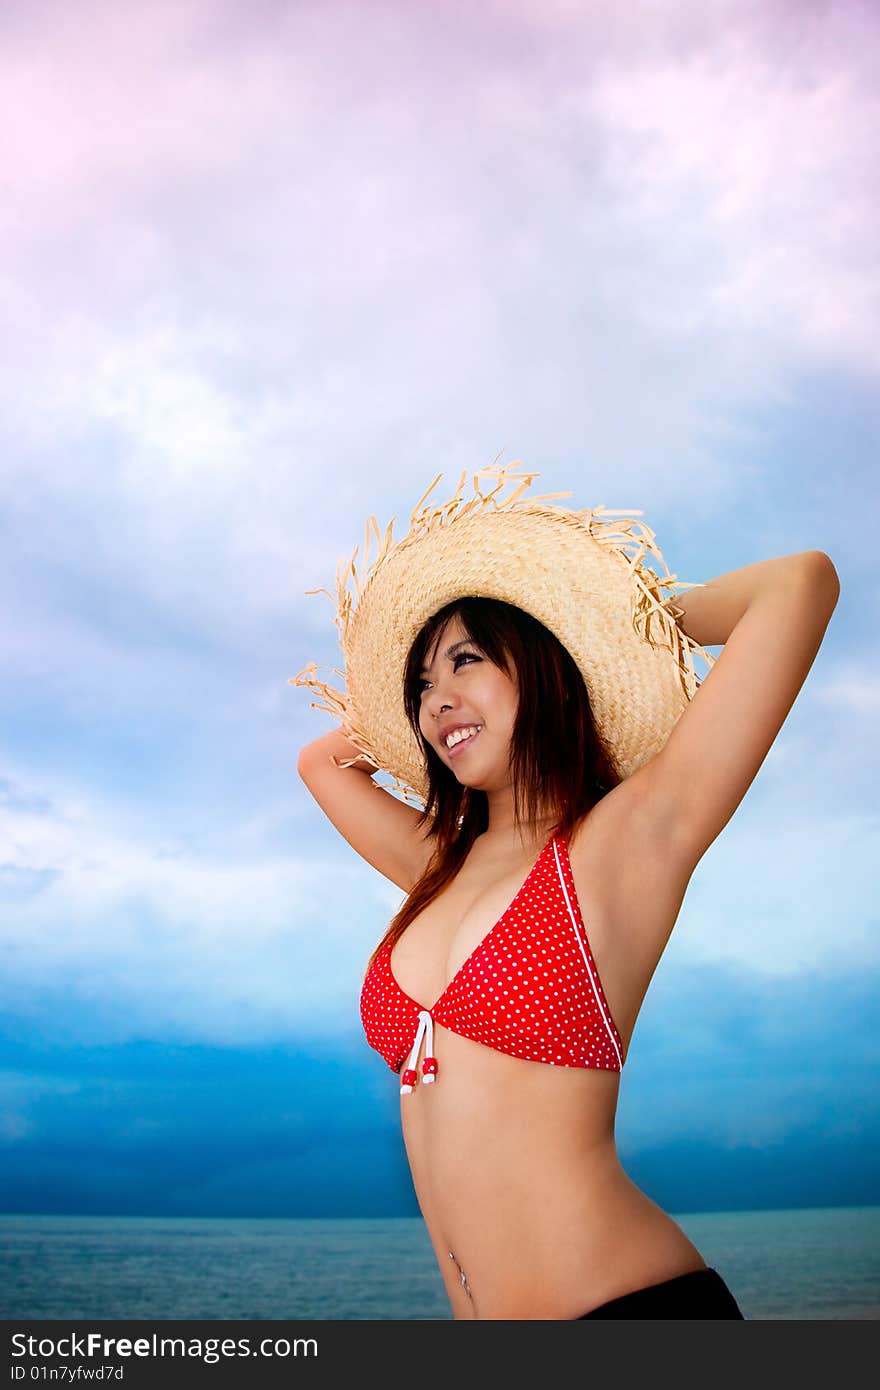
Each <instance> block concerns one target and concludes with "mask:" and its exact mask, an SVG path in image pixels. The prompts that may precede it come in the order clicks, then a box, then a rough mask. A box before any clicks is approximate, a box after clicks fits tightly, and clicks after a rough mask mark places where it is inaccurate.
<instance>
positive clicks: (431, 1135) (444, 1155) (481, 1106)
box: [401, 1024, 706, 1319]
mask: <svg viewBox="0 0 880 1390" xmlns="http://www.w3.org/2000/svg"><path fill="white" fill-rule="evenodd" d="M434 1053H435V1055H436V1057H437V1059H438V1068H439V1069H438V1075H437V1079H436V1081H435V1082H434V1083H433V1084H429V1085H425V1084H424V1083H423V1082H420V1083H419V1084H418V1085H417V1086H416V1087H415V1089H414V1091H413V1092H412V1094H411V1095H406V1096H402V1097H401V1120H402V1125H403V1137H404V1143H405V1145H406V1151H407V1156H408V1158H409V1163H410V1169H411V1172H412V1178H413V1184H414V1187H415V1191H416V1196H417V1198H418V1201H419V1206H420V1208H421V1212H422V1215H423V1217H424V1220H425V1224H426V1227H427V1229H428V1233H429V1235H430V1238H431V1242H432V1245H433V1247H434V1251H435V1254H436V1256H437V1260H438V1262H439V1265H440V1271H441V1274H442V1275H443V1280H444V1284H445V1286H446V1290H447V1293H448V1296H449V1300H450V1304H451V1306H452V1314H453V1317H454V1318H480V1319H486V1318H489V1319H492V1318H504V1319H528V1318H578V1317H580V1316H581V1315H582V1314H583V1313H587V1312H589V1311H590V1310H591V1309H592V1308H595V1307H597V1306H598V1305H599V1304H601V1303H606V1302H608V1301H609V1300H610V1299H612V1298H618V1297H620V1296H621V1295H622V1294H626V1293H630V1292H632V1291H633V1290H634V1289H638V1288H644V1287H646V1286H647V1285H649V1284H656V1283H659V1282H660V1281H661V1280H664V1279H671V1278H674V1277H675V1276H676V1275H679V1274H685V1273H687V1272H688V1271H690V1270H694V1269H704V1268H705V1267H706V1266H705V1262H704V1260H703V1258H702V1256H701V1255H700V1253H699V1251H698V1250H697V1248H696V1246H694V1245H693V1244H692V1242H691V1241H690V1240H688V1238H687V1236H686V1235H685V1234H684V1232H683V1231H682V1230H681V1228H680V1227H679V1226H678V1225H677V1224H676V1223H675V1221H673V1220H672V1218H671V1217H670V1216H668V1215H667V1214H666V1213H665V1212H663V1211H662V1210H661V1209H660V1208H659V1207H658V1206H657V1205H656V1204H655V1203H654V1202H652V1201H651V1200H650V1198H649V1197H647V1196H646V1195H645V1193H644V1192H642V1191H641V1190H640V1189H639V1188H638V1187H636V1186H635V1184H634V1183H633V1182H631V1180H630V1179H629V1178H628V1177H627V1175H626V1173H625V1172H624V1170H623V1167H622V1166H621V1163H620V1159H619V1157H618V1154H617V1147H616V1144H615V1139H614V1117H615V1112H616V1108H617V1097H618V1092H619V1088H620V1073H619V1072H616V1071H600V1070H597V1069H594V1068H584V1067H562V1066H558V1067H557V1066H550V1065H548V1064H547V1063H543V1062H531V1061H525V1060H523V1059H521V1058H518V1057H511V1056H508V1055H507V1054H506V1053H501V1052H497V1051H495V1050H494V1049H493V1048H489V1047H484V1046H482V1045H481V1044H479V1043H476V1042H473V1041H471V1040H470V1039H468V1038H463V1037H460V1036H459V1035H458V1034H456V1033H451V1032H450V1031H449V1030H448V1029H445V1028H442V1027H439V1026H438V1025H436V1024H435V1034H434Z"/></svg>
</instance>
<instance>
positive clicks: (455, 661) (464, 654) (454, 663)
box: [419, 652, 480, 692]
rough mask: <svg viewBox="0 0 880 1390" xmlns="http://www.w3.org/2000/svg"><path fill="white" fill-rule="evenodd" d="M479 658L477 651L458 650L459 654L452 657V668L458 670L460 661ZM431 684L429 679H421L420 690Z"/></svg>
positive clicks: (477, 659)
mask: <svg viewBox="0 0 880 1390" xmlns="http://www.w3.org/2000/svg"><path fill="white" fill-rule="evenodd" d="M479 660H480V657H478V656H477V654H476V652H458V653H457V655H456V656H454V657H453V658H452V669H453V671H457V670H458V663H459V662H460V661H479ZM430 684H431V682H430V681H428V680H424V679H422V680H420V681H419V691H420V692H422V691H424V689H425V686H426V685H430Z"/></svg>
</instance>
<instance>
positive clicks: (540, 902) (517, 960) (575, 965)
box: [361, 835, 623, 1095]
mask: <svg viewBox="0 0 880 1390" xmlns="http://www.w3.org/2000/svg"><path fill="white" fill-rule="evenodd" d="M391 951H392V947H390V946H385V947H383V949H382V950H381V951H380V952H379V955H378V956H377V957H376V959H375V960H374V962H373V964H372V966H371V967H370V969H369V970H368V971H367V974H366V977H365V979H364V983H363V988H362V990H361V1020H362V1022H363V1025H364V1032H365V1033H366V1035H367V1042H368V1043H369V1045H370V1047H372V1048H375V1050H376V1051H377V1052H378V1053H379V1054H380V1055H381V1056H382V1057H384V1058H385V1061H386V1062H387V1063H388V1065H389V1067H390V1068H391V1070H392V1071H395V1072H398V1073H399V1072H400V1068H401V1065H402V1064H403V1062H404V1060H405V1059H406V1058H407V1056H408V1058H409V1060H408V1062H407V1066H406V1070H405V1071H404V1073H403V1076H402V1077H401V1087H400V1093H401V1095H408V1094H409V1093H410V1092H411V1091H412V1088H413V1086H414V1085H415V1084H416V1081H417V1079H418V1073H417V1072H416V1070H415V1068H416V1064H417V1062H418V1057H419V1050H420V1048H421V1044H422V1040H423V1039H424V1040H425V1054H426V1055H425V1057H424V1060H423V1061H422V1081H423V1082H424V1083H428V1082H433V1081H435V1080H436V1077H437V1058H436V1057H434V1056H433V1052H434V1028H433V1025H434V1023H438V1024H439V1025H440V1026H441V1027H442V1028H447V1029H449V1031H450V1032H451V1033H458V1034H459V1035H460V1036H461V1037H463V1038H471V1039H472V1040H473V1041H474V1042H478V1043H481V1044H482V1045H483V1046H484V1047H492V1048H495V1050H496V1051H498V1052H506V1053H508V1054H509V1055H510V1056H511V1057H523V1058H525V1059H527V1060H528V1061H532V1062H546V1063H547V1064H548V1065H549V1066H562V1067H596V1068H600V1069H603V1070H606V1071H620V1070H621V1068H622V1067H623V1046H622V1043H621V1040H620V1034H619V1033H618V1031H617V1027H616V1026H615V1023H614V1020H613V1018H612V1017H611V1011H610V1010H609V1008H608V1005H607V1003H606V1001H605V994H604V991H603V989H602V983H601V981H600V979H599V972H598V970H597V969H596V964H595V961H594V960H593V956H592V952H591V951H590V943H589V941H588V940H587V932H586V928H585V926H584V922H583V918H582V916H581V910H580V905H579V903H578V899H577V893H576V892H575V886H574V879H573V877H572V872H571V864H570V862H569V858H568V847H567V845H566V843H565V840H564V838H563V837H562V836H561V835H558V836H557V835H554V836H553V837H552V838H551V839H550V841H549V843H548V844H547V845H546V846H545V847H544V849H543V850H542V851H541V853H540V854H539V856H538V858H537V860H536V861H535V863H534V865H533V866H532V869H531V870H530V872H529V875H528V877H527V878H526V881H525V883H524V884H523V885H522V887H521V888H520V890H519V892H518V893H517V895H516V897H515V898H514V899H513V902H512V903H511V904H510V906H509V907H508V909H507V911H506V912H505V913H504V915H503V916H502V917H500V918H499V919H498V921H497V922H496V923H495V925H494V927H492V929H491V931H490V932H489V933H488V935H487V936H485V937H484V938H483V940H482V941H481V942H480V944H479V945H478V946H477V947H476V948H475V950H473V951H472V952H471V954H470V955H469V956H468V958H467V960H466V961H465V962H464V964H463V965H462V967H461V969H460V970H459V971H458V972H457V973H456V975H455V977H454V979H452V980H450V982H449V984H448V985H447V986H446V988H445V989H444V991H443V993H442V994H441V995H440V997H439V999H437V1001H436V1002H435V1003H434V1005H433V1006H432V1007H431V1008H430V1009H427V1008H425V1006H424V1005H423V1004H420V1003H419V1002H418V1001H417V1000H415V999H412V998H410V996H409V995H408V994H406V993H405V991H404V990H402V989H401V987H400V985H399V984H398V983H397V980H396V978H395V976H394V974H393V973H392V970H391Z"/></svg>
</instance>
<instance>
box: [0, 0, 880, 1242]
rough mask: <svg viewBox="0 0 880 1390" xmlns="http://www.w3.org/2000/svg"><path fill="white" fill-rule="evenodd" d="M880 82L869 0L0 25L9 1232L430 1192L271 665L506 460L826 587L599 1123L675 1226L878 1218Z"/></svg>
mask: <svg viewBox="0 0 880 1390" xmlns="http://www.w3.org/2000/svg"><path fill="white" fill-rule="evenodd" d="M878 60H880V20H878V16H877V11H876V9H875V8H874V7H873V6H871V5H870V4H868V3H858V0H838V3H835V4H828V3H818V2H817V0H760V3H749V2H748V0H736V2H734V0H708V2H707V0H679V2H678V3H675V2H674V0H669V2H668V3H640V4H638V5H636V4H635V3H623V4H621V3H619V0H614V3H612V0H593V3H589V2H588V0H504V3H498V2H497V0H495V2H493V0H486V3H483V4H481V5H478V6H475V5H472V4H467V3H462V2H461V0H444V3H439V0H438V2H437V3H424V0H423V2H422V3H411V2H405V0H357V3H354V0H352V3H340V0H302V2H300V0H289V2H288V3H284V0H258V2H257V3H253V0H251V2H250V3H247V4H245V3H243V2H242V0H173V3H171V0H158V2H157V0H152V2H151V4H150V5H139V4H135V3H134V0H127V3H119V0H114V2H112V3H110V2H108V0H78V3H77V4H75V5H63V4H61V3H58V2H57V0H53V2H52V3H44V0H28V3H24V0H13V3H11V4H7V5H6V6H4V7H3V11H2V15H0V102H2V106H3V128H4V132H5V139H4V142H3V143H4V158H3V173H2V179H3V196H2V209H3V212H2V216H0V239H2V241H0V245H2V256H0V318H2V328H3V340H4V344H5V351H4V364H3V371H2V373H0V591H2V604H0V631H2V676H3V679H2V682H0V715H2V719H0V833H2V852H0V953H2V954H0V962H2V970H0V1010H2V1012H0V1186H2V1188H3V1191H4V1193H5V1194H6V1195H5V1197H4V1199H3V1205H4V1208H5V1210H8V1211H16V1210H18V1211H51V1210H60V1211H106V1212H123V1211H131V1212H148V1213H152V1212H155V1213H161V1212H170V1213H174V1212H182V1213H190V1214H198V1213H217V1214H223V1213H227V1212H229V1213H238V1214H242V1215H248V1214H269V1213H271V1214H280V1215H284V1214H290V1215H309V1214H313V1213H314V1214H326V1215H336V1214H340V1215H341V1214H346V1215H359V1214H370V1215H384V1214H389V1215H390V1214H398V1213H399V1214H408V1215H411V1214H415V1212H416V1211H417V1207H416V1204H415V1199H414V1195H413V1193H412V1190H411V1186H410V1182H409V1178H408V1175H407V1172H406V1167H405V1162H404V1159H403V1155H402V1147H401V1140H400V1136H399V1128H398V1105H399V1097H398V1094H397V1087H396V1085H395V1083H394V1078H393V1076H392V1074H391V1072H390V1071H389V1069H388V1067H387V1066H386V1064H385V1063H384V1062H383V1061H382V1060H381V1058H379V1057H378V1056H377V1054H375V1053H372V1052H371V1051H370V1050H369V1049H368V1047H367V1045H366V1042H365V1040H364V1038H363V1034H362V1032H361V1030H360V1022H359V1018H358V1009H357V1005H358V994H359V989H360V981H361V977H362V971H363V966H364V962H365V961H366V958H367V955H368V954H369V951H370V950H371V949H372V946H373V945H374V944H375V942H376V941H377V940H378V939H379V937H380V935H381V934H382V932H383V931H384V928H385V925H386V924H387V921H388V920H389V918H390V916H391V914H392V913H393V911H394V910H395V909H396V907H397V905H398V903H399V901H400V892H399V890H397V889H396V888H395V887H394V886H393V885H392V884H390V883H388V882H387V881H385V880H383V879H382V878H381V877H380V876H379V875H378V874H376V872H375V871H374V870H372V869H371V868H370V867H369V866H368V865H367V864H365V863H364V862H363V861H360V860H359V859H358V858H357V856H356V855H355V854H354V853H353V852H352V851H351V849H350V848H349V847H348V845H347V844H346V843H345V842H344V841H343V840H342V839H341V837H340V836H339V835H338V834H337V832H336V831H335V830H334V829H333V827H332V826H331V825H330V824H329V823H328V822H327V821H326V820H325V819H324V818H323V817H322V815H321V813H320V812H319V811H318V809H317V807H316V806H315V803H314V802H313V801H312V800H311V798H310V796H309V794H308V792H307V791H306V789H305V787H304V786H303V785H302V783H301V782H300V780H299V778H298V776H297V774H296V767H295V765H296V758H297V753H298V751H299V749H300V748H301V746H302V745H303V744H304V743H306V742H308V741H309V740H310V739H312V738H315V737H317V736H318V734H320V733H322V732H323V731H324V730H325V729H327V728H330V727H332V720H331V719H330V717H329V716H328V715H326V714H322V713H319V712H316V711H314V710H312V709H311V708H310V707H309V697H308V694H307V692H306V691H304V690H300V689H296V688H295V687H293V686H291V685H290V684H288V678H289V677H290V676H292V675H294V674H295V673H296V672H297V671H299V670H300V669H301V668H302V667H303V666H304V665H305V664H306V662H307V661H310V660H314V661H316V662H318V663H319V664H321V665H325V666H333V665H335V664H336V663H337V661H338V660H339V659H340V654H339V649H338V646H337V643H336V630H335V628H334V626H333V623H332V609H331V606H330V604H329V603H328V601H327V599H326V598H325V597H324V596H322V595H315V596H307V595H306V594H305V591H306V590H307V589H309V588H315V587H317V586H320V585H324V586H327V587H331V588H332V583H333V578H334V575H335V569H336V564H337V561H338V560H339V558H340V556H342V555H350V554H351V552H352V550H353V549H354V547H355V545H357V544H359V543H361V542H362V539H363V528H364V522H365V520H366V517H367V516H368V515H369V514H371V513H372V514H375V515H376V516H377V517H378V519H379V521H380V523H381V524H383V525H384V524H385V523H386V522H387V521H388V520H390V518H391V517H392V516H396V517H397V518H398V519H399V520H398V523H397V525H396V528H395V534H399V533H400V531H401V530H403V531H405V530H406V523H407V521H408V517H409V513H410V511H411V509H412V507H413V505H414V504H415V502H416V501H417V500H418V498H419V497H420V496H421V494H422V493H423V492H424V490H425V488H426V487H427V486H428V484H429V483H430V482H431V480H432V479H433V478H434V477H435V476H436V475H437V473H439V472H441V471H443V473H444V481H443V484H442V487H441V493H440V494H439V495H442V496H448V495H450V494H451V492H452V491H453V490H454V486H455V483H456V482H457V480H458V476H459V474H460V473H461V471H462V470H463V469H471V470H475V469H477V468H481V467H485V466H486V465H488V464H491V463H493V462H494V461H496V460H500V461H501V462H504V463H510V462H513V461H516V460H519V461H522V463H523V465H524V466H525V467H527V468H528V469H530V470H533V471H535V472H538V473H539V474H540V478H539V480H538V482H537V484H536V487H535V489H534V490H535V491H541V492H544V491H562V490H566V491H571V493H572V496H571V499H570V501H569V503H568V504H569V505H572V506H578V507H585V506H595V505H599V504H604V505H605V506H607V507H609V508H617V507H620V508H635V507H638V508H641V509H642V510H643V512H644V518H645V520H646V521H647V522H648V523H649V524H650V525H651V527H652V528H653V529H654V531H655V532H656V535H657V539H658V543H659V545H660V546H661V548H662V550H663V553H664V556H665V558H666V561H667V563H668V565H669V568H670V569H671V570H672V571H674V572H675V573H677V574H678V576H679V577H680V578H682V579H685V580H690V581H696V582H699V581H703V580H706V579H710V578H712V577H713V576H714V575H717V574H720V573H723V572H724V571H725V570H728V569H731V568H734V567H737V566H740V565H745V564H748V563H750V562H752V561H756V560H760V559H764V558H767V557H770V556H775V555H782V554H787V553H791V552H794V551H799V550H805V549H812V548H815V549H821V550H824V551H826V552H827V553H828V554H829V555H830V556H831V557H832V559H833V560H834V563H835V565H836V567H837V570H838V574H839V576H840V580H841V585H842V593H841V598H840V601H839V603H838V606H837V609H836V611H835V613H834V616H833V618H832V622H831V626H830V628H829V631H828V634H827V636H826V639H825V642H824V644H823V647H822V650H821V651H820V654H819V656H818V658H817V660H816V663H815V665H814V667H813V669H812V671H811V673H810V676H809V678H808V680H807V683H806V685H805V687H804V689H803V690H802V692H801V694H800V695H799V697H798V700H797V702H796V704H795V706H794V708H793V710H792V712H791V714H790V716H789V718H788V720H787V722H786V724H785V726H784V728H783V730H782V732H781V734H780V736H779V738H778V739H777V741H776V744H775V745H774V748H773V749H772V751H771V753H770V755H769V757H768V758H767V760H766V762H765V764H764V766H763V768H762V770H761V772H760V774H759V776H758V779H757V780H756V782H755V783H754V784H753V786H752V788H751V789H750V791H749V793H748V795H747V797H746V799H745V801H744V802H743V805H742V806H741V808H740V810H739V811H738V812H737V814H736V816H735V817H734V818H733V820H732V821H731V823H730V825H729V826H728V827H727V828H726V830H725V831H724V834H723V835H722V837H721V839H720V840H719V841H718V842H717V843H716V844H715V845H714V846H713V847H712V848H711V849H710V851H709V852H708V854H707V855H706V856H705V858H704V859H703V861H702V862H701V864H700V866H699V867H698V870H697V872H696V874H695V876H694V879H693V882H692V884H691V887H690V889H689V891H688V895H687V897H686V899H685V903H684V906H683V908H682V912H681V916H680V918H679V921H678V924H677V926H676V929H675V932H674V934H673V937H672V939H671V942H670V945H669V947H668V949H667V952H666V954H665V956H664V958H663V961H662V963H661V965H660V967H659V969H658V971H657V973H656V975H655V977H654V981H653V984H652V986H651V990H650V991H649V994H648V997H647V1000H646V1002H645V1005H644V1006H643V1010H642V1015H641V1018H640V1021H639V1024H638V1027H637V1029H636V1033H635V1036H634V1038H633V1042H632V1046H631V1050H630V1055H629V1059H628V1065H627V1072H626V1074H625V1075H624V1077H623V1080H622V1088H621V1101H620V1111H619V1117H618V1125H617V1134H618V1141H619V1147H620V1152H621V1157H622V1159H623V1161H624V1165H625V1166H626V1167H627V1169H628V1171H629V1172H630V1174H631V1175H632V1176H633V1178H634V1180H635V1181H638V1182H639V1183H640V1184H641V1185H642V1186H644V1187H645V1188H646V1190H647V1191H649V1193H650V1195H651V1196H652V1197H653V1198H654V1199H655V1200H657V1201H659V1202H660V1203H661V1204H662V1205H664V1206H666V1207H667V1209H671V1210H677V1211H681V1212H686V1211H694V1210H714V1209H720V1208H726V1207H761V1206H774V1205H786V1204H788V1205H834V1204H837V1203H842V1204H855V1203H859V1202H868V1201H870V1202H876V1201H880V1186H878V1182H877V1176H876V1174H877V1171H878V1170H880V1165H878V1163H877V1156H878V1138H880V1106H878V1102H877V1093H876V1085H875V1084H874V1082H875V1077H876V1067H877V1061H878V1045H877V1037H878V1022H880V1020H878V1008H877V997H878V982H880V948H878V910H877V906H876V901H877V875H876V858H877V854H876V846H877V831H878V814H877V800H876V786H877V778H878V771H880V769H878V756H877V747H878V741H877V737H876V727H877V714H878V706H880V697H878V681H877V673H878V639H877V629H878V618H880V604H878V590H877V584H876V570H875V564H874V557H873V553H872V550H871V546H872V544H873V543H874V540H875V537H874V529H873V528H872V524H871V523H872V520H874V519H876V516H877V504H878V485H877V469H876V457H877V442H878V406H877V382H878V376H880V333H878V312H880V265H878V258H877V252H876V248H877V244H878V231H880V226H878V223H880V217H878V206H877V193H876V190H877V188H878V187H880V180H878V170H877V164H878V156H877V151H878V148H880V142H878V114H880V98H878V95H877V86H876V72H877V65H878ZM872 190H873V192H872ZM401 523H403V524H402V526H401ZM759 675H760V672H756V677H759ZM872 748H873V750H874V751H873V752H872V751H871V750H872Z"/></svg>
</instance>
